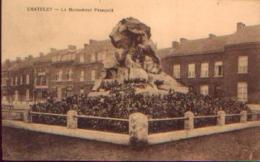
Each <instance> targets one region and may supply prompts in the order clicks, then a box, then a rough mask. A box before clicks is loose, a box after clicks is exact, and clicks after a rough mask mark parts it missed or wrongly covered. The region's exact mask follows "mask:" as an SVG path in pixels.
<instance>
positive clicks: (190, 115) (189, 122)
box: [184, 111, 194, 130]
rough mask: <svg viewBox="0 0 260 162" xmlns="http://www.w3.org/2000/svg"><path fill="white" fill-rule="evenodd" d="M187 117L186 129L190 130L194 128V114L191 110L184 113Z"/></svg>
mask: <svg viewBox="0 0 260 162" xmlns="http://www.w3.org/2000/svg"><path fill="white" fill-rule="evenodd" d="M184 117H185V118H188V119H186V120H185V121H184V129H187V130H190V129H193V128H194V114H193V113H192V112H191V111H187V112H185V114H184Z"/></svg>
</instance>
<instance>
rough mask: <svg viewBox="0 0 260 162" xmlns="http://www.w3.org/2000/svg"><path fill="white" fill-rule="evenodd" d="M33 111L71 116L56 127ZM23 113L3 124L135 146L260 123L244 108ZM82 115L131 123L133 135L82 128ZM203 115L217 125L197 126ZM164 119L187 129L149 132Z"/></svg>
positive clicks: (253, 114)
mask: <svg viewBox="0 0 260 162" xmlns="http://www.w3.org/2000/svg"><path fill="white" fill-rule="evenodd" d="M10 113H12V112H10ZM32 114H41V115H54V116H64V117H66V118H67V126H66V127H64V126H53V125H47V124H35V123H32ZM20 115H22V118H23V121H14V120H7V119H3V120H2V123H3V126H7V127H13V128H20V129H26V130H30V131H36V132H42V133H49V134H56V135H63V136H69V137H76V138H83V139H88V140H96V141H102V142H109V143H114V144H121V145H134V146H142V145H146V144H160V143H165V142H170V141H176V140H180V139H188V138H193V137H199V136H205V135H210V134H216V133H223V132H230V131H234V130H240V129H245V128H251V127H259V126H260V121H259V120H257V114H256V113H251V114H250V115H252V121H248V115H249V114H247V112H246V111H241V113H240V114H226V113H225V112H224V111H219V112H218V113H217V115H211V116H210V115H209V116H194V114H193V113H192V112H190V111H189V112H186V113H185V115H184V117H179V118H163V119H148V118H147V116H146V115H144V114H142V113H133V114H131V115H130V116H129V119H120V118H109V117H98V116H86V115H78V114H77V112H76V111H74V110H70V111H68V113H67V114H53V113H41V112H32V111H31V110H30V109H26V110H23V111H22V112H20ZM227 116H229V117H230V116H239V117H240V122H239V123H234V124H226V123H225V120H226V117H227ZM79 118H95V119H102V120H118V121H124V122H128V124H129V134H120V133H110V132H105V131H95V130H86V129H78V119H79ZM199 118H217V125H216V126H208V127H203V128H196V129H195V128H194V120H195V119H199ZM163 120H169V121H170V120H184V130H180V131H170V132H166V133H155V134H149V132H148V125H149V122H155V121H163Z"/></svg>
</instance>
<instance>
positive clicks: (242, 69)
mask: <svg viewBox="0 0 260 162" xmlns="http://www.w3.org/2000/svg"><path fill="white" fill-rule="evenodd" d="M247 72H248V57H247V56H239V57H238V73H239V74H245V73H247Z"/></svg>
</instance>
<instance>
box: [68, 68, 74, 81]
mask: <svg viewBox="0 0 260 162" xmlns="http://www.w3.org/2000/svg"><path fill="white" fill-rule="evenodd" d="M72 75H73V71H72V69H69V78H68V79H69V80H70V81H71V80H72Z"/></svg>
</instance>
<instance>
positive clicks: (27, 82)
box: [26, 74, 30, 84]
mask: <svg viewBox="0 0 260 162" xmlns="http://www.w3.org/2000/svg"><path fill="white" fill-rule="evenodd" d="M26 84H30V76H29V74H26Z"/></svg>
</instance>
